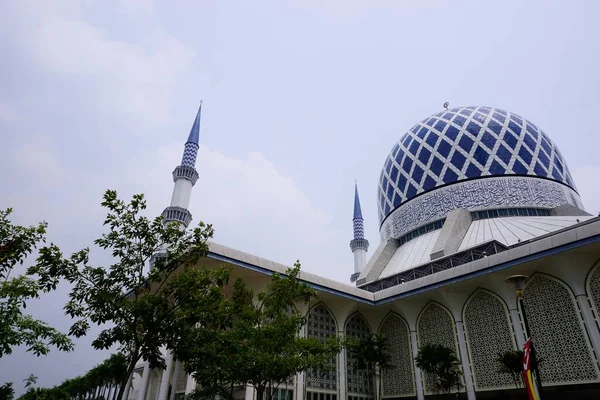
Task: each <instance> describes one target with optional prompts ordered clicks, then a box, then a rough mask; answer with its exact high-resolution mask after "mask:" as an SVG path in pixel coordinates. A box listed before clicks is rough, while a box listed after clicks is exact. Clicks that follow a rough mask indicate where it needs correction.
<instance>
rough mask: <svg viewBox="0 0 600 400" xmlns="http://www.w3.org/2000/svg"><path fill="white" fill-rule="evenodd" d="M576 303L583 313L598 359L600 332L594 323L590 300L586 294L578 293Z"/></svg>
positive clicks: (599, 355) (599, 354)
mask: <svg viewBox="0 0 600 400" xmlns="http://www.w3.org/2000/svg"><path fill="white" fill-rule="evenodd" d="M577 303H579V308H580V309H581V314H582V315H583V321H584V322H585V327H586V329H587V332H588V335H589V337H590V342H592V346H593V347H594V354H595V356H596V359H597V360H600V333H599V332H598V324H596V320H595V318H594V314H593V313H592V308H591V307H590V301H589V300H588V297H587V295H585V294H578V295H577Z"/></svg>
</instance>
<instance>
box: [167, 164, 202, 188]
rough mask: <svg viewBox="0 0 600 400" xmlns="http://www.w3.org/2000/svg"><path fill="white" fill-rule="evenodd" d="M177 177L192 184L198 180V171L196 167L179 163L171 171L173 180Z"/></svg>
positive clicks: (175, 180)
mask: <svg viewBox="0 0 600 400" xmlns="http://www.w3.org/2000/svg"><path fill="white" fill-rule="evenodd" d="M177 179H187V180H188V181H190V182H192V185H195V184H196V181H197V180H198V171H196V168H193V167H188V166H187V165H180V166H179V167H177V168H175V170H174V171H173V182H177Z"/></svg>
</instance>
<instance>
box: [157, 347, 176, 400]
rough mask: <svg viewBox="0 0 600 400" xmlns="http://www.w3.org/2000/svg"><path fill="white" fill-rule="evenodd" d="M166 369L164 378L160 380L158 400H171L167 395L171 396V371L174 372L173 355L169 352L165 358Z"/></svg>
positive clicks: (163, 374)
mask: <svg viewBox="0 0 600 400" xmlns="http://www.w3.org/2000/svg"><path fill="white" fill-rule="evenodd" d="M165 364H166V367H165V369H164V370H163V373H162V377H161V379H160V390H159V392H158V400H169V399H167V395H168V394H169V386H170V384H171V380H170V379H169V378H170V377H171V371H172V370H173V355H172V354H171V352H167V356H166V357H165Z"/></svg>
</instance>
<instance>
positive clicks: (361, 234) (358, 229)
mask: <svg viewBox="0 0 600 400" xmlns="http://www.w3.org/2000/svg"><path fill="white" fill-rule="evenodd" d="M352 225H353V227H354V239H364V238H365V231H364V227H363V217H362V210H361V209H360V199H359V198H358V185H357V184H356V182H354V216H353V217H352Z"/></svg>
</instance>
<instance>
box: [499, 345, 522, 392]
mask: <svg viewBox="0 0 600 400" xmlns="http://www.w3.org/2000/svg"><path fill="white" fill-rule="evenodd" d="M496 361H498V363H500V368H499V369H498V372H499V373H502V374H510V377H511V378H512V380H513V382H514V383H515V387H516V388H517V389H518V388H520V387H521V384H523V351H522V350H508V351H505V352H504V353H499V354H498V357H497V358H496Z"/></svg>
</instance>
